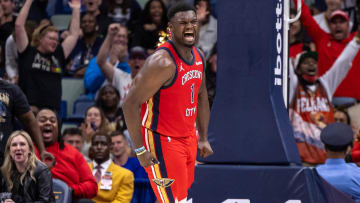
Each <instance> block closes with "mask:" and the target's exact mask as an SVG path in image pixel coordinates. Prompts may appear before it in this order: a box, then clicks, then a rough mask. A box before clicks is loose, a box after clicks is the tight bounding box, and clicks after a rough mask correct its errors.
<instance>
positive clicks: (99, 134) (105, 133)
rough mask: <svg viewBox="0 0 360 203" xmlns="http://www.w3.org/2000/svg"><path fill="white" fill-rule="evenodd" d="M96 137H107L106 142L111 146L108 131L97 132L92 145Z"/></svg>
mask: <svg viewBox="0 0 360 203" xmlns="http://www.w3.org/2000/svg"><path fill="white" fill-rule="evenodd" d="M96 136H105V137H106V140H107V142H108V145H111V137H110V136H109V133H108V132H107V131H97V132H96V133H95V134H94V135H93V136H92V138H91V145H92V143H93V142H94V138H95V137H96Z"/></svg>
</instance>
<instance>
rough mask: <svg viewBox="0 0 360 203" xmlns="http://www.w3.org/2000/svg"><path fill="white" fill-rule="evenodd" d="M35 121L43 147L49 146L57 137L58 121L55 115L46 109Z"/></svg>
mask: <svg viewBox="0 0 360 203" xmlns="http://www.w3.org/2000/svg"><path fill="white" fill-rule="evenodd" d="M36 120H37V122H38V125H39V127H40V131H41V135H42V137H43V140H44V143H45V145H50V144H52V143H53V142H55V141H56V140H57V137H58V121H57V118H56V115H55V113H54V112H53V111H51V110H47V109H44V110H41V111H40V112H39V113H38V114H37V116H36Z"/></svg>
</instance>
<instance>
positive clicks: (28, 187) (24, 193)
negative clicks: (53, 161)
mask: <svg viewBox="0 0 360 203" xmlns="http://www.w3.org/2000/svg"><path fill="white" fill-rule="evenodd" d="M34 177H35V179H36V181H34V180H33V179H32V178H31V177H30V174H29V173H27V174H26V176H25V178H24V181H23V183H24V184H23V185H21V184H20V173H17V172H16V173H15V174H13V175H12V177H11V179H12V180H13V181H14V186H13V188H12V190H11V193H12V195H11V199H12V200H14V201H15V202H35V203H37V202H39V203H40V202H51V203H55V197H54V193H53V189H52V187H53V185H52V176H51V172H50V170H49V169H48V167H47V166H46V165H45V164H44V163H42V162H40V161H36V169H35V172H34ZM2 190H4V187H2ZM3 192H5V191H3Z"/></svg>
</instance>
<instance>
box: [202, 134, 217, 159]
mask: <svg viewBox="0 0 360 203" xmlns="http://www.w3.org/2000/svg"><path fill="white" fill-rule="evenodd" d="M198 151H199V155H200V156H201V157H203V158H206V157H208V156H210V155H212V154H213V153H214V151H213V150H212V148H211V146H210V143H209V141H208V140H200V139H199V141H198Z"/></svg>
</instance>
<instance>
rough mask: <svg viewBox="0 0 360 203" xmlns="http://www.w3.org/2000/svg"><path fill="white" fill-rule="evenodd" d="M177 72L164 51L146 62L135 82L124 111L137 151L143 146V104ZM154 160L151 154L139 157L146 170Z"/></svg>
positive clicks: (127, 97) (168, 82)
mask: <svg viewBox="0 0 360 203" xmlns="http://www.w3.org/2000/svg"><path fill="white" fill-rule="evenodd" d="M175 71H176V68H175V64H174V62H173V60H172V59H171V58H170V56H169V54H168V53H167V52H166V51H164V50H159V51H157V52H155V53H154V54H153V55H151V56H150V57H149V58H148V59H147V60H146V61H145V65H144V67H143V68H142V69H141V71H140V72H139V73H138V74H137V75H136V77H135V79H134V80H133V84H132V86H131V88H130V91H129V93H128V94H127V96H126V99H125V101H124V104H123V111H124V115H125V121H126V125H127V127H128V130H129V132H130V136H131V139H132V140H133V142H134V147H135V149H136V148H140V147H142V146H143V140H142V135H141V121H140V120H141V118H140V107H141V104H143V103H145V102H146V101H147V100H149V99H150V98H151V97H152V96H153V95H154V94H155V93H156V92H157V91H158V90H159V89H160V88H161V87H162V86H164V85H168V84H170V82H171V81H172V79H173V78H174V75H175ZM154 158H155V157H154V155H152V154H151V153H150V152H145V153H143V154H141V155H139V156H138V159H139V162H140V164H141V165H142V166H143V167H145V168H146V167H148V166H150V165H154V161H153V159H154ZM155 162H157V161H155Z"/></svg>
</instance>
